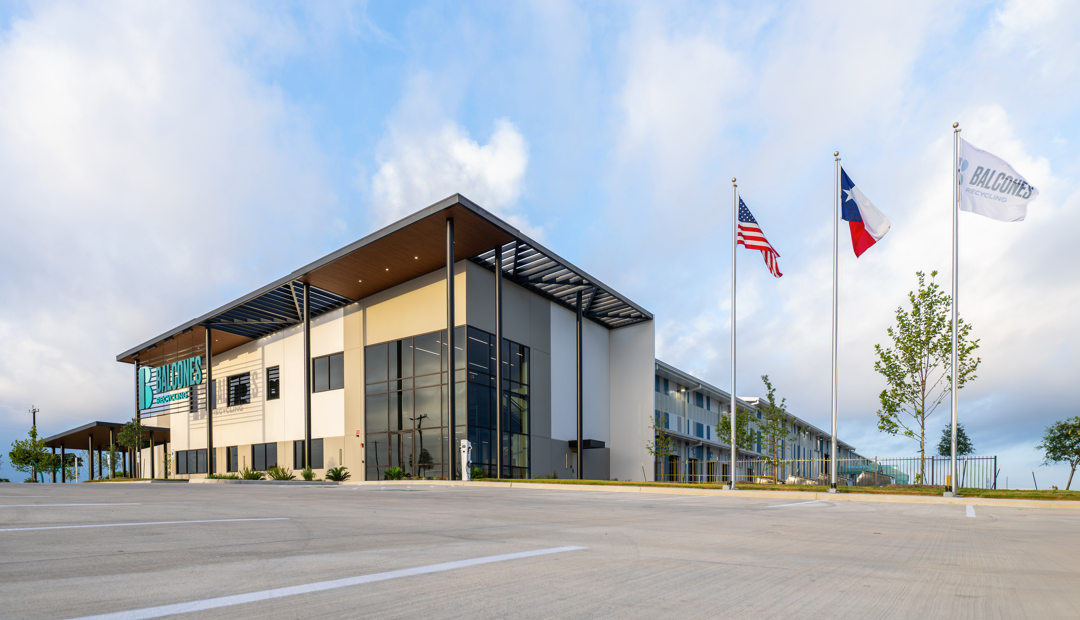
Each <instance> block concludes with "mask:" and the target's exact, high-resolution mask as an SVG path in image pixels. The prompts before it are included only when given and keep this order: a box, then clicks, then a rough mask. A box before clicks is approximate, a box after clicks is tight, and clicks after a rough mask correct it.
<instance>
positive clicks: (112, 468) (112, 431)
mask: <svg viewBox="0 0 1080 620" xmlns="http://www.w3.org/2000/svg"><path fill="white" fill-rule="evenodd" d="M114 452H116V428H114V427H112V426H110V427H109V478H110V479H112V478H115V477H116V463H114V462H113V453H114Z"/></svg>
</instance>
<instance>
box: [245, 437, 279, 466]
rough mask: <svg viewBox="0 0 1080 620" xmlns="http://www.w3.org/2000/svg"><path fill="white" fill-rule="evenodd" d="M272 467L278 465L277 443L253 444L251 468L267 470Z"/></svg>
mask: <svg viewBox="0 0 1080 620" xmlns="http://www.w3.org/2000/svg"><path fill="white" fill-rule="evenodd" d="M271 467H277V444H276V443H257V444H253V445H252V446H251V468H252V469H254V470H255V471H266V470H268V469H270V468H271Z"/></svg>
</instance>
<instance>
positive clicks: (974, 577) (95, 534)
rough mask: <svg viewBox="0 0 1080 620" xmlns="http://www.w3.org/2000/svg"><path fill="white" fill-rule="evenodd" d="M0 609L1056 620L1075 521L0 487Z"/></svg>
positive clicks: (1062, 608) (674, 503)
mask: <svg viewBox="0 0 1080 620" xmlns="http://www.w3.org/2000/svg"><path fill="white" fill-rule="evenodd" d="M221 597H228V598H224V599H222V598H221ZM0 601H2V607H0V615H2V616H3V617H10V618H79V617H85V616H92V615H100V614H115V615H113V616H107V617H115V618H149V617H166V616H168V617H177V618H179V617H192V618H194V617H198V618H237V617H243V618H249V617H250V618H255V617H259V618H262V617H270V618H357V617H379V618H418V617H438V618H470V619H475V618H508V617H515V618H551V617H560V618H567V617H569V618H595V617H618V618H712V617H732V618H760V617H771V618H785V617H800V618H823V617H829V618H1018V617H1031V618H1076V617H1080V510H1077V509H1070V508H1010V507H997V506H994V507H983V506H976V507H973V508H972V507H968V506H943V505H919V504H895V503H892V504H890V503H877V502H831V501H814V502H807V501H800V500H797V499H789V498H784V499H779V498H736V497H693V496H679V495H667V494H662V493H661V494H649V495H643V494H627V493H607V492H603V491H588V492H580V491H570V490H566V491H560V490H535V489H518V488H515V489H494V488H475V487H462V486H423V485H419V486H417V485H413V486H410V487H408V488H406V487H403V486H386V487H379V486H340V487H319V486H310V487H306V486H241V485H201V484H175V485H157V484H155V485H149V484H95V485H86V484H83V485H74V484H70V485H59V484H57V485H16V484H5V485H0Z"/></svg>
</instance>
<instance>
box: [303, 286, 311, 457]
mask: <svg viewBox="0 0 1080 620" xmlns="http://www.w3.org/2000/svg"><path fill="white" fill-rule="evenodd" d="M310 464H311V291H310V290H309V287H308V283H307V282H304V467H305V468H306V467H308V466H309V465H310Z"/></svg>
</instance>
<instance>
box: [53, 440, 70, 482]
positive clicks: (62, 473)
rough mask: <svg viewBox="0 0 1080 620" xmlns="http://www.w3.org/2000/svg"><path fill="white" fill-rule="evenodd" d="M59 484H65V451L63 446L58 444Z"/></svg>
mask: <svg viewBox="0 0 1080 620" xmlns="http://www.w3.org/2000/svg"><path fill="white" fill-rule="evenodd" d="M54 475H55V474H54ZM60 482H61V483H64V482H67V450H65V449H64V444H60Z"/></svg>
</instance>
